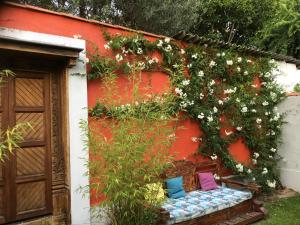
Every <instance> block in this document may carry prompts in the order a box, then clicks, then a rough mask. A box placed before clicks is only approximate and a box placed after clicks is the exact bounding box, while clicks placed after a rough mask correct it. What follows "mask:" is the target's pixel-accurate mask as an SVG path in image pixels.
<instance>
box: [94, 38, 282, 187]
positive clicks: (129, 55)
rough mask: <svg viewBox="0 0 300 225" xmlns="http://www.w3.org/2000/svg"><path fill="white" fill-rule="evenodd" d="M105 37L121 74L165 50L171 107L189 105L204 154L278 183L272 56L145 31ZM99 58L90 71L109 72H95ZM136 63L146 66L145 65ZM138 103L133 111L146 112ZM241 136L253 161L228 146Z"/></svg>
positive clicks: (266, 183) (263, 181) (277, 94)
mask: <svg viewBox="0 0 300 225" xmlns="http://www.w3.org/2000/svg"><path fill="white" fill-rule="evenodd" d="M106 38H107V41H108V42H107V44H105V48H106V49H107V50H109V49H111V50H112V51H113V53H114V54H115V59H113V58H111V60H112V61H115V62H114V64H113V65H114V72H112V73H114V75H115V76H119V73H118V72H117V71H120V70H121V68H123V67H124V65H125V64H126V65H134V64H136V63H137V62H138V63H140V64H143V65H147V64H151V63H150V62H152V61H153V57H152V58H151V55H153V53H154V52H159V53H160V54H161V55H162V60H161V61H157V65H156V67H157V68H159V67H162V68H164V70H165V71H166V72H167V73H168V74H169V77H170V80H171V85H172V87H173V90H174V92H173V94H174V98H173V103H172V105H173V106H175V107H173V108H172V110H171V112H175V111H174V109H178V110H179V111H185V112H186V114H187V115H188V116H189V117H190V118H192V119H194V120H196V121H198V124H199V128H200V129H201V130H202V135H201V136H200V137H194V140H195V141H199V152H200V153H201V154H202V155H205V156H207V157H211V158H212V159H213V160H216V159H218V158H219V159H221V160H222V162H223V164H224V165H225V166H226V167H227V168H230V169H232V170H233V171H235V173H237V174H240V175H243V176H245V177H248V178H249V179H251V180H256V182H257V183H258V184H260V185H262V186H263V187H264V190H265V191H268V190H270V188H274V187H275V186H277V185H278V182H279V179H278V174H277V170H276V165H277V161H278V160H279V159H280V157H279V156H278V154H277V144H278V143H279V141H280V134H281V126H282V124H283V116H282V115H280V114H279V113H278V112H277V111H276V107H275V106H276V104H277V103H278V102H280V101H281V100H282V99H284V97H285V94H284V92H283V90H282V89H281V88H280V87H278V85H277V84H276V83H275V81H274V75H272V73H271V72H272V71H274V67H275V63H274V60H269V59H266V58H249V57H247V56H245V55H239V54H237V53H236V52H234V51H232V50H230V49H228V50H224V51H223V52H222V51H220V50H217V49H213V48H208V47H207V46H189V47H187V48H186V49H185V50H184V49H181V48H180V47H179V46H178V45H177V44H176V43H175V42H172V41H171V40H170V39H168V38H166V39H164V40H157V41H155V42H150V41H148V40H146V39H144V38H143V37H141V36H121V35H116V36H113V37H110V36H109V35H106ZM96 58H97V57H96ZM104 58H105V57H104ZM94 60H95V59H94ZM97 60H99V61H97ZM97 60H96V61H93V60H92V61H93V63H94V64H92V65H93V66H92V73H93V74H97V73H99V74H101V75H100V76H101V77H105V76H106V74H105V73H102V72H103V71H98V72H97V66H96V64H98V63H99V64H101V61H103V60H104V59H103V58H101V57H100V58H97ZM106 60H107V59H106ZM107 66H110V65H107ZM138 69H139V70H145V66H142V67H138ZM106 70H109V69H106ZM187 70H188V73H187ZM124 72H125V71H123V73H124ZM255 81H256V82H255ZM147 104H150V103H147ZM151 104H153V103H151ZM151 104H150V105H151ZM97 107H99V108H100V109H97ZM97 107H96V108H94V109H93V110H92V112H95V111H97V110H99V112H101V113H106V114H107V116H110V117H113V116H114V115H119V114H118V113H117V112H116V111H112V110H111V109H110V108H109V107H106V106H103V105H102V106H100V105H97ZM133 107H136V106H133ZM139 107H140V106H137V107H136V109H135V110H136V112H138V113H137V114H135V116H136V115H141V113H142V111H141V110H140V109H139ZM147 107H148V106H147ZM149 109H150V107H149ZM119 110H120V109H119ZM154 111H155V110H154ZM101 113H100V114H101ZM121 114H122V112H121ZM132 115H133V114H132ZM220 120H221V121H220ZM238 140H243V141H244V142H245V144H246V146H247V147H248V148H249V150H250V152H251V158H252V161H251V162H248V164H247V165H242V164H241V163H239V162H236V161H235V160H234V159H233V158H232V157H231V155H230V154H229V152H228V147H229V146H230V144H232V143H235V142H236V141H238Z"/></svg>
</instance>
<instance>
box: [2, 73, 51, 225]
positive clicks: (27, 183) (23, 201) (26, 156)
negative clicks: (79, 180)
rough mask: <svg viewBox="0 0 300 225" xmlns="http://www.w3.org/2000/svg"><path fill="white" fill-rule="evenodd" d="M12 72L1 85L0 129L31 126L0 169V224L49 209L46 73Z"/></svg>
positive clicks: (48, 138) (49, 177) (49, 175)
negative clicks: (18, 124) (24, 123)
mask: <svg viewBox="0 0 300 225" xmlns="http://www.w3.org/2000/svg"><path fill="white" fill-rule="evenodd" d="M14 73H15V76H14V77H10V78H9V79H7V82H6V83H5V84H4V85H3V87H2V88H1V98H0V99H1V101H0V113H1V116H0V119H1V129H2V130H5V129H7V128H8V127H13V126H14V125H15V124H17V123H22V122H29V123H30V124H31V125H32V127H33V129H32V130H29V131H28V132H27V134H26V135H25V137H24V141H23V142H22V143H21V144H20V149H17V150H16V151H15V153H14V154H13V155H11V156H10V157H9V159H7V160H6V161H5V164H4V165H2V169H0V224H3V223H8V222H13V221H20V220H24V219H29V218H34V217H37V216H41V215H47V214H50V213H51V212H52V191H51V181H52V179H51V115H50V112H51V104H50V73H47V72H35V71H23V70H15V71H14ZM2 164H3V163H2Z"/></svg>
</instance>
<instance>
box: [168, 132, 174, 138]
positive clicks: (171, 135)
mask: <svg viewBox="0 0 300 225" xmlns="http://www.w3.org/2000/svg"><path fill="white" fill-rule="evenodd" d="M175 137H176V135H175V133H172V134H170V135H169V136H168V138H175Z"/></svg>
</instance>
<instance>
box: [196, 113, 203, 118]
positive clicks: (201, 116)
mask: <svg viewBox="0 0 300 225" xmlns="http://www.w3.org/2000/svg"><path fill="white" fill-rule="evenodd" d="M204 116H205V115H204V113H200V114H199V115H198V116H197V117H198V119H203V118H204Z"/></svg>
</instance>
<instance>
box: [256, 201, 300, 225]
mask: <svg viewBox="0 0 300 225" xmlns="http://www.w3.org/2000/svg"><path fill="white" fill-rule="evenodd" d="M266 208H267V209H268V211H269V217H268V219H267V220H264V221H262V222H259V223H256V224H255V225H300V196H296V197H289V198H284V199H280V200H276V201H274V202H271V203H267V204H266Z"/></svg>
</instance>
